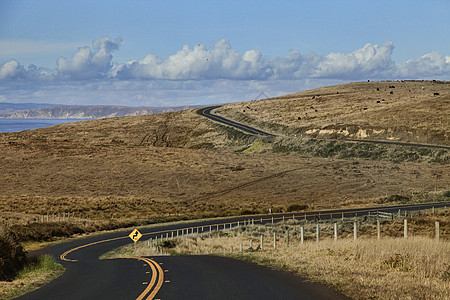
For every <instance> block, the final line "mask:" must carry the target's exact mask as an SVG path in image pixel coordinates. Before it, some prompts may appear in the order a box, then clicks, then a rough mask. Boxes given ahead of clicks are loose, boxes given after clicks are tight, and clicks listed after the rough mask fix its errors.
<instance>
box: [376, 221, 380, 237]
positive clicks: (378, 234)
mask: <svg viewBox="0 0 450 300" xmlns="http://www.w3.org/2000/svg"><path fill="white" fill-rule="evenodd" d="M377 239H381V226H380V220H379V219H377Z"/></svg>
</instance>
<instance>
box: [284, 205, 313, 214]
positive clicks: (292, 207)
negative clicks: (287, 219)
mask: <svg viewBox="0 0 450 300" xmlns="http://www.w3.org/2000/svg"><path fill="white" fill-rule="evenodd" d="M307 208H308V205H306V204H291V205H289V206H288V207H287V209H286V211H287V212H291V211H300V210H305V209H307Z"/></svg>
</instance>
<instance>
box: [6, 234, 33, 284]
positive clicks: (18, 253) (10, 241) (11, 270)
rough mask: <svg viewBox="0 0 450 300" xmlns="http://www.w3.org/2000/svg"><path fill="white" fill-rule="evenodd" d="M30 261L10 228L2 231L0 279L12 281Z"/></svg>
mask: <svg viewBox="0 0 450 300" xmlns="http://www.w3.org/2000/svg"><path fill="white" fill-rule="evenodd" d="M27 262H28V258H27V255H26V252H25V250H24V249H23V248H22V246H21V245H20V244H19V240H18V238H17V236H16V235H15V234H14V233H13V232H12V231H10V230H7V229H3V230H1V232H0V281H12V280H13V279H14V278H15V277H16V276H17V274H18V273H19V271H20V270H22V269H23V267H24V266H25V264H26V263H27Z"/></svg>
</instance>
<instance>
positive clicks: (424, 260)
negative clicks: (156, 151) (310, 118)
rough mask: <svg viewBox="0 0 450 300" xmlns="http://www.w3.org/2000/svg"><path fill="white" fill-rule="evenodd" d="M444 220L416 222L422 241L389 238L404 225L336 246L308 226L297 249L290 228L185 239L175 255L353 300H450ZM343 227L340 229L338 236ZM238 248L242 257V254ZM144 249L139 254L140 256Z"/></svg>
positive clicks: (449, 246)
mask: <svg viewBox="0 0 450 300" xmlns="http://www.w3.org/2000/svg"><path fill="white" fill-rule="evenodd" d="M442 215H443V216H442ZM448 216H449V210H448V209H447V211H446V212H445V213H444V214H441V216H439V215H434V216H428V217H416V218H414V219H415V220H416V222H417V223H421V224H422V231H423V232H421V234H425V236H424V235H419V234H418V231H415V234H414V233H413V232H411V234H410V238H408V239H404V238H392V237H389V236H387V235H388V234H389V233H390V232H392V231H393V232H394V233H395V231H396V230H395V229H396V228H397V227H398V226H397V225H398V224H399V223H403V221H402V220H401V222H393V223H390V222H388V223H386V224H383V226H382V228H383V237H382V239H381V240H377V239H376V238H374V237H373V236H374V233H373V232H371V230H367V229H368V228H369V227H370V228H373V225H370V224H368V225H367V226H366V228H365V229H362V230H363V232H360V238H358V240H357V241H354V240H353V235H351V237H348V236H347V235H346V234H345V233H344V234H342V233H341V234H340V237H339V239H338V241H337V242H335V241H334V240H333V239H332V238H329V237H328V234H325V235H324V234H322V240H321V241H320V242H319V243H317V242H316V241H315V237H314V235H315V233H314V230H315V225H314V224H310V225H305V231H306V236H307V240H306V241H305V243H304V244H301V243H300V240H299V236H298V232H299V228H298V226H299V225H294V224H293V223H292V222H288V223H285V224H284V225H274V226H265V227H261V226H248V227H246V228H245V230H243V229H242V228H241V229H239V230H232V231H229V232H228V233H218V234H217V233H213V234H206V235H201V236H189V237H184V238H181V239H180V240H179V244H178V245H177V247H176V248H175V250H174V251H175V252H178V253H189V254H220V255H232V256H235V257H238V258H241V259H245V260H250V261H254V262H258V263H261V264H265V265H269V266H272V267H274V268H277V269H282V270H286V271H290V272H294V273H296V274H299V275H301V276H304V277H306V278H308V279H311V280H314V281H318V282H321V283H325V284H327V285H330V286H333V287H334V288H336V289H338V290H340V291H342V292H343V293H345V294H346V295H348V296H349V297H351V298H353V299H450V294H449V293H448V291H449V290H450V255H449V253H450V240H449V238H450V236H449V234H450V224H449V221H448ZM435 219H438V220H440V221H441V222H443V224H444V225H443V226H442V227H441V231H443V232H445V233H446V237H445V238H441V241H440V242H437V241H436V240H435V239H433V238H430V237H429V236H432V235H433V234H434V233H433V232H434V231H433V230H434V227H433V226H434V223H433V225H431V226H428V225H427V224H426V222H427V221H432V220H435ZM424 224H425V225H424ZM342 227H343V225H342V224H340V230H342ZM287 228H289V229H290V243H289V246H288V245H287V243H286V235H285V232H286V229H287ZM321 228H322V229H321V232H324V231H328V232H332V226H331V224H328V225H327V224H322V225H321ZM401 229H402V230H403V228H401ZM410 230H411V228H410ZM273 232H277V248H276V249H274V248H273ZM331 234H332V233H331ZM260 235H264V248H263V250H261V249H259V245H260ZM375 236H376V233H375ZM251 245H252V247H251ZM241 247H243V252H240V248H241ZM147 248H148V247H146V246H143V247H142V248H141V250H140V251H141V253H142V254H143V255H145V249H147ZM150 249H151V248H150ZM153 251H154V250H153Z"/></svg>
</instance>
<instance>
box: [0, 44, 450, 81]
mask: <svg viewBox="0 0 450 300" xmlns="http://www.w3.org/2000/svg"><path fill="white" fill-rule="evenodd" d="M121 43H122V39H121V38H120V37H119V38H116V39H114V40H113V39H111V38H109V37H103V38H99V39H96V40H94V41H93V42H92V45H91V46H90V47H88V46H85V47H81V48H78V50H77V51H76V52H75V53H74V54H73V56H72V57H71V58H70V59H68V58H65V57H60V58H58V59H57V61H56V68H55V69H45V68H40V67H37V66H34V65H30V66H29V67H28V68H27V69H25V68H24V67H23V66H22V65H21V64H20V63H19V62H18V61H16V60H11V61H8V62H3V63H2V62H0V80H2V81H6V80H25V81H36V82H41V81H44V82H52V81H55V82H56V81H83V80H92V79H97V80H117V81H124V80H126V81H132V80H144V81H145V80H146V81H155V80H160V81H161V80H178V81H185V80H222V79H224V80H256V81H267V80H302V79H312V78H314V79H327V80H329V79H330V80H334V79H336V80H361V79H403V78H424V79H427V78H430V77H433V76H436V77H438V78H446V77H448V76H449V75H450V57H449V56H445V57H444V56H442V55H441V54H439V53H436V52H432V53H429V54H426V55H424V56H422V57H420V58H418V59H416V60H410V61H407V62H406V63H404V64H396V63H395V62H393V61H392V53H393V51H394V45H393V43H392V42H389V41H388V42H386V43H384V45H376V44H370V43H369V44H366V45H364V46H363V47H362V48H360V49H357V50H355V51H353V52H350V53H334V52H333V53H329V54H328V55H325V56H322V55H318V54H315V53H314V52H311V53H308V54H302V53H301V52H300V51H298V50H295V49H294V50H291V51H290V52H289V53H288V54H287V55H286V56H281V57H278V58H275V59H269V58H267V57H265V56H264V55H263V54H262V53H261V52H260V51H259V50H256V49H251V50H248V51H245V52H243V53H241V52H239V51H237V50H235V49H233V48H232V46H231V44H230V42H229V41H228V40H226V39H221V40H219V41H217V42H216V43H215V44H213V45H212V47H210V48H207V47H206V46H205V45H202V44H198V45H195V46H193V47H191V46H188V45H184V46H183V47H182V48H181V49H180V50H178V51H177V52H176V53H174V54H172V55H170V56H169V57H167V58H165V59H162V58H159V57H157V56H156V55H155V54H153V53H149V54H148V55H146V56H145V57H144V58H142V59H135V60H132V61H128V62H123V63H113V52H114V51H117V50H119V48H120V45H121Z"/></svg>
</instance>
